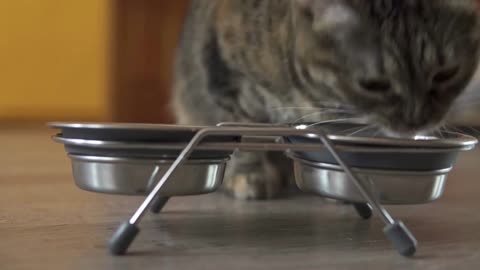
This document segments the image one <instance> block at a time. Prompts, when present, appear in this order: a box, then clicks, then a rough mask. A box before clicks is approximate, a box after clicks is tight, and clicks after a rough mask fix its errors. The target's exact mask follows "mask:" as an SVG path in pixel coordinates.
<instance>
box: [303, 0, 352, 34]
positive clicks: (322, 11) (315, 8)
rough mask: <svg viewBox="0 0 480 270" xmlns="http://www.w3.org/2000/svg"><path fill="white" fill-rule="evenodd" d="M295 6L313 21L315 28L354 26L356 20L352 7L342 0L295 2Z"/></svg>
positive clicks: (305, 0) (304, 0)
mask: <svg viewBox="0 0 480 270" xmlns="http://www.w3.org/2000/svg"><path fill="white" fill-rule="evenodd" d="M295 4H296V5H297V8H299V9H300V10H301V11H302V13H303V14H304V15H305V16H307V17H309V18H310V19H312V20H313V23H314V27H315V28H330V27H336V26H339V25H348V24H355V23H356V22H357V20H358V18H357V14H356V13H355V12H354V10H353V9H352V7H351V6H350V5H348V4H347V3H345V1H342V0H317V1H315V0H295ZM319 30H320V29H319Z"/></svg>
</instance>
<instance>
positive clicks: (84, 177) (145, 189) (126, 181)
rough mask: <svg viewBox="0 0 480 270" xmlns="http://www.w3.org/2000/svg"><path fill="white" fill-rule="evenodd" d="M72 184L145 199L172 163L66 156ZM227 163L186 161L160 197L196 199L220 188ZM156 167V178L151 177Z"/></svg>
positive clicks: (220, 161)
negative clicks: (189, 196)
mask: <svg viewBox="0 0 480 270" xmlns="http://www.w3.org/2000/svg"><path fill="white" fill-rule="evenodd" d="M69 157H70V159H71V160H72V170H73V176H74V179H75V183H76V185H77V186H78V187H80V188H81V189H84V190H87V191H92V192H99V193H108V194H119V195H146V194H148V193H149V192H150V191H151V189H152V188H153V187H154V186H155V184H156V183H157V182H158V180H159V178H160V177H161V176H162V175H163V174H164V173H165V172H166V170H168V168H169V167H170V166H171V165H172V163H173V161H172V160H150V159H126V158H112V157H95V156H77V155H69ZM226 162H227V160H226V159H225V160H188V161H186V162H185V164H183V165H182V166H181V169H180V170H177V171H176V172H175V173H174V174H173V175H172V177H171V178H170V179H169V180H168V181H167V182H166V183H165V186H164V187H163V188H162V190H161V191H160V195H161V196H165V197H172V196H186V195H200V194H206V193H211V192H214V191H216V190H217V189H218V187H219V186H220V185H221V184H222V181H223V176H224V173H225V166H226ZM157 166H158V172H157V174H156V175H157V177H156V178H155V179H152V177H151V176H152V174H153V172H154V171H155V168H156V167H157Z"/></svg>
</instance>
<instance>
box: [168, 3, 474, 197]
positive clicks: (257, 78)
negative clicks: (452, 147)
mask: <svg viewBox="0 0 480 270" xmlns="http://www.w3.org/2000/svg"><path fill="white" fill-rule="evenodd" d="M479 34H480V32H479V20H478V17H477V1H476V0H316V1H314V0H193V1H192V3H191V7H190V11H189V14H188V18H187V21H186V24H185V28H184V32H183V36H182V40H181V44H180V47H179V50H178V57H177V64H176V78H175V89H174V92H175V94H174V99H173V106H174V109H175V113H176V116H177V120H178V123H180V124H195V125H199V124H201V125H214V124H216V123H219V122H264V123H288V122H292V121H295V120H298V119H302V117H303V116H305V111H302V110H296V109H295V108H318V107H322V104H335V106H338V107H342V108H349V109H351V110H352V111H354V112H355V114H356V115H357V116H359V117H364V118H366V119H368V121H369V122H370V123H373V124H377V125H379V126H380V127H382V128H383V129H384V130H386V131H389V132H391V133H393V134H409V133H412V132H417V131H421V130H427V129H431V128H435V127H436V126H438V125H439V124H440V123H442V122H443V121H444V119H445V118H446V116H447V115H448V112H449V110H450V108H451V107H452V104H453V103H454V101H455V100H456V99H457V97H458V96H459V95H460V94H461V93H462V92H463V91H464V88H465V87H466V86H467V84H468V82H469V80H470V79H471V77H472V75H473V73H474V71H475V69H476V65H477V60H478V55H479V37H480V35H479ZM282 108H284V109H282ZM287 108H292V109H291V110H288V109H287ZM319 115H320V113H319ZM284 161H285V160H282V159H280V158H279V157H277V156H272V155H269V154H258V153H257V154H247V153H242V154H238V155H236V156H235V157H234V159H233V160H232V161H231V162H230V166H229V168H228V170H227V175H226V179H225V181H226V183H225V185H224V186H225V188H226V190H227V191H228V193H229V194H231V195H233V196H234V197H236V198H241V199H263V198H272V197H274V196H276V195H278V194H280V192H281V191H282V190H284V187H285V186H286V183H287V182H288V181H287V180H288V179H287V178H289V177H290V175H289V173H288V172H287V171H285V170H284V169H285V168H288V169H287V170H288V171H290V170H291V167H289V166H285V165H283V162H284Z"/></svg>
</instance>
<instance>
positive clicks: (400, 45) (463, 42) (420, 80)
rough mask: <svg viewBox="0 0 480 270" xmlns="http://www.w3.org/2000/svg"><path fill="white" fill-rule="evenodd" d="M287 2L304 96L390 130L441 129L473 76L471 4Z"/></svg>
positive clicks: (471, 0) (464, 0)
mask: <svg viewBox="0 0 480 270" xmlns="http://www.w3.org/2000/svg"><path fill="white" fill-rule="evenodd" d="M292 3H293V7H292V8H294V14H295V15H294V33H295V40H294V43H295V70H296V73H297V75H298V77H299V80H300V82H301V83H302V84H303V86H304V88H305V90H306V91H308V93H307V94H309V95H311V97H313V98H315V97H317V96H318V99H319V100H320V99H325V98H326V97H325V96H327V97H329V98H330V99H331V100H333V101H338V102H341V103H346V104H348V105H351V106H353V107H354V108H355V109H356V110H357V111H358V112H360V113H361V114H363V115H365V116H367V117H368V118H369V119H371V121H373V122H374V123H376V124H380V125H381V126H383V127H384V128H386V129H388V130H390V131H393V132H398V133H410V132H414V131H419V130H424V129H428V128H432V127H434V126H436V125H438V124H439V123H440V122H442V121H443V119H444V118H445V117H446V115H447V113H448V111H449V109H450V107H451V105H452V103H453V102H454V100H455V99H456V98H457V97H458V96H459V95H460V94H461V93H462V91H463V90H464V88H465V87H466V86H467V84H468V82H469V80H470V79H471V76H472V75H473V73H474V71H475V69H476V66H477V58H478V57H477V56H478V53H479V46H480V45H479V40H480V31H479V29H480V28H479V20H478V17H477V16H478V14H477V8H478V5H477V1H476V0H294V1H292ZM319 89H321V90H319Z"/></svg>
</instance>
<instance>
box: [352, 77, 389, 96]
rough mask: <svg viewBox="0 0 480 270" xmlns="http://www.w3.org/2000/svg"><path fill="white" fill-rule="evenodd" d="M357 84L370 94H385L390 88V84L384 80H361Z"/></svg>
mask: <svg viewBox="0 0 480 270" xmlns="http://www.w3.org/2000/svg"><path fill="white" fill-rule="evenodd" d="M359 84H360V87H362V89H364V90H365V91H368V92H372V93H383V92H387V91H389V90H390V88H391V84H390V82H389V81H388V80H386V79H363V80H360V81H359Z"/></svg>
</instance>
